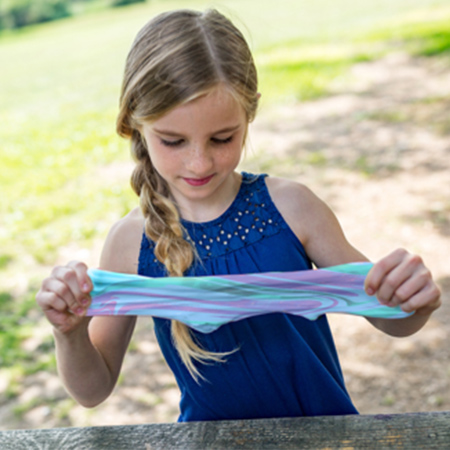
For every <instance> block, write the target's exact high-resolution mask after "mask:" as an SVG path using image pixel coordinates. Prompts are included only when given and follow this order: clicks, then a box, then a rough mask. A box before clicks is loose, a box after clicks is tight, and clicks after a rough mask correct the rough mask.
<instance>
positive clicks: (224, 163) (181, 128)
mask: <svg viewBox="0 0 450 450" xmlns="http://www.w3.org/2000/svg"><path fill="white" fill-rule="evenodd" d="M246 131H247V119H246V115H245V112H244V109H243V108H242V106H241V105H240V104H239V103H238V102H237V101H236V100H235V98H234V97H233V96H232V95H231V93H230V92H229V91H228V90H227V89H226V88H224V87H220V86H219V87H217V88H216V89H214V90H213V91H211V92H210V93H208V94H206V95H204V96H201V97H199V98H197V99H195V100H192V101H191V102H189V103H186V104H184V105H181V106H178V107H176V108H174V109H173V110H171V111H170V112H169V113H167V114H166V115H164V116H163V117H161V118H160V119H158V120H155V121H153V122H150V123H148V122H147V123H145V124H144V125H143V126H142V129H141V132H142V134H143V136H144V138H145V140H146V142H147V148H148V151H149V154H150V159H151V161H152V164H153V166H154V167H155V169H156V170H157V172H158V173H159V174H160V175H161V176H162V177H163V178H164V179H165V180H166V182H167V183H168V185H169V188H170V191H171V193H172V195H173V197H174V199H175V201H176V202H177V204H178V206H179V208H180V212H181V215H182V217H183V218H185V219H188V220H193V221H207V220H212V219H214V218H216V217H217V216H218V215H220V214H221V213H222V212H223V211H224V210H225V209H226V208H227V207H228V206H229V205H230V203H231V201H232V200H233V199H234V196H235V195H236V193H237V190H238V188H239V184H240V176H239V175H238V174H236V173H235V169H236V167H237V165H238V164H239V161H240V158H241V153H242V148H243V145H244V139H245V135H246Z"/></svg>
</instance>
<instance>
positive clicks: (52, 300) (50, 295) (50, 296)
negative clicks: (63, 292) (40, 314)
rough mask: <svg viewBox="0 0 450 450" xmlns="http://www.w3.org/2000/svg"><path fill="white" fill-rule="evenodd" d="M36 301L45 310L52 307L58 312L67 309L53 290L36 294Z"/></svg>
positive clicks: (65, 304)
mask: <svg viewBox="0 0 450 450" xmlns="http://www.w3.org/2000/svg"><path fill="white" fill-rule="evenodd" d="M36 301H37V303H38V305H39V306H40V307H41V309H42V310H43V311H44V312H45V311H47V310H49V309H54V310H56V311H59V312H63V311H67V309H68V307H67V303H66V302H65V301H64V300H63V299H62V298H61V297H59V296H58V295H57V294H56V293H54V292H49V291H42V292H39V294H38V295H37V296H36Z"/></svg>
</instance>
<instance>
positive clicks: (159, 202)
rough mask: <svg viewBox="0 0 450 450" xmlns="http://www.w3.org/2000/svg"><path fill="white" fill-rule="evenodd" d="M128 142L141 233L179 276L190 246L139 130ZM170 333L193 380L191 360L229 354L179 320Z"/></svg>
mask: <svg viewBox="0 0 450 450" xmlns="http://www.w3.org/2000/svg"><path fill="white" fill-rule="evenodd" d="M131 142H132V143H131V147H132V152H133V155H134V157H135V159H136V162H137V164H136V167H135V169H134V171H133V174H132V178H131V185H132V187H133V189H134V191H135V192H136V194H138V195H139V197H140V204H141V210H142V213H143V215H144V217H145V234H146V236H147V237H148V238H149V239H151V240H152V241H154V242H156V246H155V257H156V258H157V259H158V261H160V262H161V263H162V264H164V266H165V267H166V270H167V272H168V274H169V276H176V277H181V276H183V275H184V273H185V272H186V270H187V269H188V268H189V267H190V266H191V264H192V262H193V260H194V255H195V252H194V249H193V247H192V246H191V244H189V242H188V241H187V240H186V239H185V231H184V229H183V227H182V225H181V223H180V216H179V213H178V210H177V208H176V207H175V205H174V203H173V202H172V201H171V200H170V197H169V191H168V187H167V184H166V182H165V181H164V180H163V179H162V178H161V177H160V175H159V174H158V173H157V172H156V171H155V169H154V167H153V165H152V163H151V161H150V157H149V155H148V152H147V149H146V147H145V145H144V143H143V141H142V139H141V136H140V135H139V133H133V136H132V139H131ZM171 332H172V338H173V340H174V344H175V346H176V348H177V350H178V353H179V354H180V357H181V359H182V361H183V362H184V364H185V365H186V367H187V368H188V370H189V372H190V373H191V375H192V376H193V378H194V379H195V380H198V378H199V377H200V378H202V376H201V374H200V372H199V370H198V369H197V367H196V366H195V365H194V363H193V360H196V361H199V362H206V361H208V360H213V361H217V362H222V361H223V357H224V356H226V355H228V354H229V353H211V352H209V351H206V350H204V349H203V348H201V347H200V346H199V345H198V344H197V343H196V342H195V341H194V339H193V337H192V334H191V332H190V330H189V328H188V327H187V326H186V325H185V324H183V323H181V322H178V321H175V320H173V321H172V326H171Z"/></svg>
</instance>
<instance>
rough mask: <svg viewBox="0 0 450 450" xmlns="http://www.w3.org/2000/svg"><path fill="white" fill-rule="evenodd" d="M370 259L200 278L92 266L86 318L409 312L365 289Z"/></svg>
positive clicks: (194, 321)
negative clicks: (382, 301) (320, 266)
mask: <svg viewBox="0 0 450 450" xmlns="http://www.w3.org/2000/svg"><path fill="white" fill-rule="evenodd" d="M371 267H372V263H352V264H344V265H341V266H334V267H329V268H326V269H318V270H301V271H295V272H268V273H256V274H239V275H220V276H203V277H163V278H149V277H144V276H139V275H129V274H122V273H115V272H107V271H103V270H97V269H91V270H89V276H90V277H91V279H92V281H93V283H94V290H93V292H92V293H91V296H92V303H91V306H90V308H89V309H88V312H87V314H88V316H109V315H117V316H118V315H137V316H154V317H160V318H165V319H175V320H178V321H180V322H183V323H185V324H186V325H188V326H189V327H191V328H194V329H195V330H197V331H200V332H202V333H210V332H212V331H214V330H217V329H218V328H219V327H220V326H222V325H224V324H226V323H229V322H234V321H237V320H242V319H246V318H248V317H253V316H258V315H262V314H269V313H287V314H295V315H299V316H303V317H305V318H307V319H309V320H315V319H317V318H318V317H319V316H321V315H323V314H326V313H346V314H356V315H361V316H366V317H379V318H385V319H399V318H403V317H407V316H409V315H410V314H409V313H405V312H403V311H402V310H401V308H400V307H394V308H390V307H387V306H384V305H381V304H380V303H379V302H378V300H377V299H376V298H375V297H370V296H368V295H367V294H366V293H365V291H364V280H365V277H366V275H367V273H368V272H369V270H370V269H371Z"/></svg>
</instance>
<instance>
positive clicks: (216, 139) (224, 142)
mask: <svg viewBox="0 0 450 450" xmlns="http://www.w3.org/2000/svg"><path fill="white" fill-rule="evenodd" d="M232 140H233V135H231V136H229V137H227V138H225V139H219V138H214V137H213V138H211V141H213V142H214V144H219V145H223V144H229V143H230V142H231V141H232Z"/></svg>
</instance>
